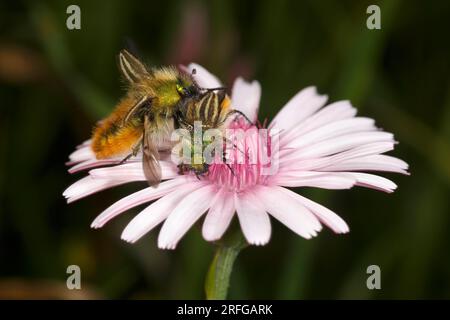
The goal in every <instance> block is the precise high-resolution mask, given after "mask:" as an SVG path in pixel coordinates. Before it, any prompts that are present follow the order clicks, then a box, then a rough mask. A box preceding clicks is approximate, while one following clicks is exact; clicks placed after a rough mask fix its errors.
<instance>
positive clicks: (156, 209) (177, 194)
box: [122, 182, 199, 243]
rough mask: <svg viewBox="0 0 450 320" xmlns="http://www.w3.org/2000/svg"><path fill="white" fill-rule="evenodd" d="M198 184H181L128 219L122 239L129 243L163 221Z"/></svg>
mask: <svg viewBox="0 0 450 320" xmlns="http://www.w3.org/2000/svg"><path fill="white" fill-rule="evenodd" d="M198 186H199V185H198V183H197V182H194V183H191V184H187V185H185V186H183V189H181V188H180V190H175V191H172V192H171V193H169V194H168V195H166V196H164V197H162V198H161V199H159V200H157V201H155V202H153V203H152V204H151V205H149V206H148V207H147V208H145V209H144V210H142V211H141V212H140V213H139V214H138V215H137V216H136V217H134V218H133V220H131V221H130V223H129V224H128V225H127V226H126V228H125V229H124V230H123V232H122V239H123V240H125V241H127V242H131V243H134V242H136V241H137V240H139V239H140V238H141V237H142V236H143V235H145V234H146V233H147V232H149V231H150V230H152V229H153V228H154V227H156V226H157V225H158V224H160V223H161V222H163V221H164V220H165V219H166V218H167V217H168V216H169V214H170V213H171V212H172V211H173V209H175V207H176V206H177V205H178V204H179V203H180V201H181V200H182V199H183V198H184V197H185V196H186V195H187V194H188V193H190V192H192V191H193V190H195V189H197V188H198Z"/></svg>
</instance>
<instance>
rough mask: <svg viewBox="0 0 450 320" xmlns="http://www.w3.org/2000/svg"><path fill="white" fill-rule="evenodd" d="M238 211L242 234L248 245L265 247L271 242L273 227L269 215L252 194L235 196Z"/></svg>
mask: <svg viewBox="0 0 450 320" xmlns="http://www.w3.org/2000/svg"><path fill="white" fill-rule="evenodd" d="M234 202H235V205H236V211H237V215H238V218H239V224H240V225H241V229H242V232H243V233H244V236H245V238H246V239H247V241H248V243H250V244H255V245H264V244H266V243H267V242H269V239H270V233H271V226H270V219H269V215H268V214H267V213H266V211H265V210H264V208H263V207H262V206H261V204H260V200H259V199H258V198H257V197H256V196H255V195H254V194H253V193H252V192H251V191H247V192H245V193H239V194H235V195H234Z"/></svg>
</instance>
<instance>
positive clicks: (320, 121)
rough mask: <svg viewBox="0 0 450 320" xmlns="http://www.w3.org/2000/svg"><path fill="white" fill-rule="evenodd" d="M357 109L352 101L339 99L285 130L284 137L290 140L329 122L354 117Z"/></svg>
mask: <svg viewBox="0 0 450 320" xmlns="http://www.w3.org/2000/svg"><path fill="white" fill-rule="evenodd" d="M356 112H357V111H356V109H355V108H354V107H353V106H352V105H351V104H350V101H347V100H344V101H337V102H334V103H331V104H329V105H327V106H326V107H324V108H323V109H322V110H319V111H318V112H317V113H315V114H313V115H312V116H311V117H309V118H306V119H305V120H304V121H303V122H301V123H300V124H299V125H298V126H295V127H292V128H291V129H290V130H287V131H284V133H283V139H284V138H285V137H286V139H287V140H288V141H289V137H290V136H291V135H294V134H295V135H300V134H304V133H306V132H309V131H311V130H314V129H316V128H320V127H322V126H324V125H326V124H328V123H331V122H334V121H339V120H343V119H348V118H352V117H354V116H355V115H356Z"/></svg>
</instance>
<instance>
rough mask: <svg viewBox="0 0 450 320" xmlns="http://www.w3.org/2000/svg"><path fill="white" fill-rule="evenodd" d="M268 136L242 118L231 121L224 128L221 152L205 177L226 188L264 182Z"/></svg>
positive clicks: (267, 170)
mask: <svg viewBox="0 0 450 320" xmlns="http://www.w3.org/2000/svg"><path fill="white" fill-rule="evenodd" d="M271 141H272V137H271V136H270V133H269V130H268V129H264V128H258V127H256V126H255V125H252V124H249V123H248V122H247V121H246V120H244V119H238V120H235V121H233V122H232V123H231V124H230V125H229V127H228V128H227V129H226V130H225V144H226V147H224V150H225V154H224V156H223V157H222V159H218V157H216V161H215V162H214V163H212V164H211V165H210V166H209V168H208V174H207V176H206V178H207V179H208V180H209V181H210V182H211V183H214V184H216V185H218V186H220V187H225V188H227V189H228V190H229V191H234V192H241V191H244V190H246V189H247V188H249V187H252V186H255V185H258V184H265V183H266V181H267V179H268V177H269V175H270V172H271V165H272V159H271V153H272V144H271Z"/></svg>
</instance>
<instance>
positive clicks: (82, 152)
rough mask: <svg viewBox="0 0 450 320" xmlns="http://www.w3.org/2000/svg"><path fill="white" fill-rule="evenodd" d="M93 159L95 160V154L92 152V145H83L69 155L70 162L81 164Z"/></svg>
mask: <svg viewBox="0 0 450 320" xmlns="http://www.w3.org/2000/svg"><path fill="white" fill-rule="evenodd" d="M92 159H95V154H94V152H93V151H92V149H91V146H90V145H87V146H83V145H81V146H79V147H78V149H77V150H75V151H74V152H72V153H71V154H70V155H69V160H70V161H71V162H81V161H86V160H92Z"/></svg>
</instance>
